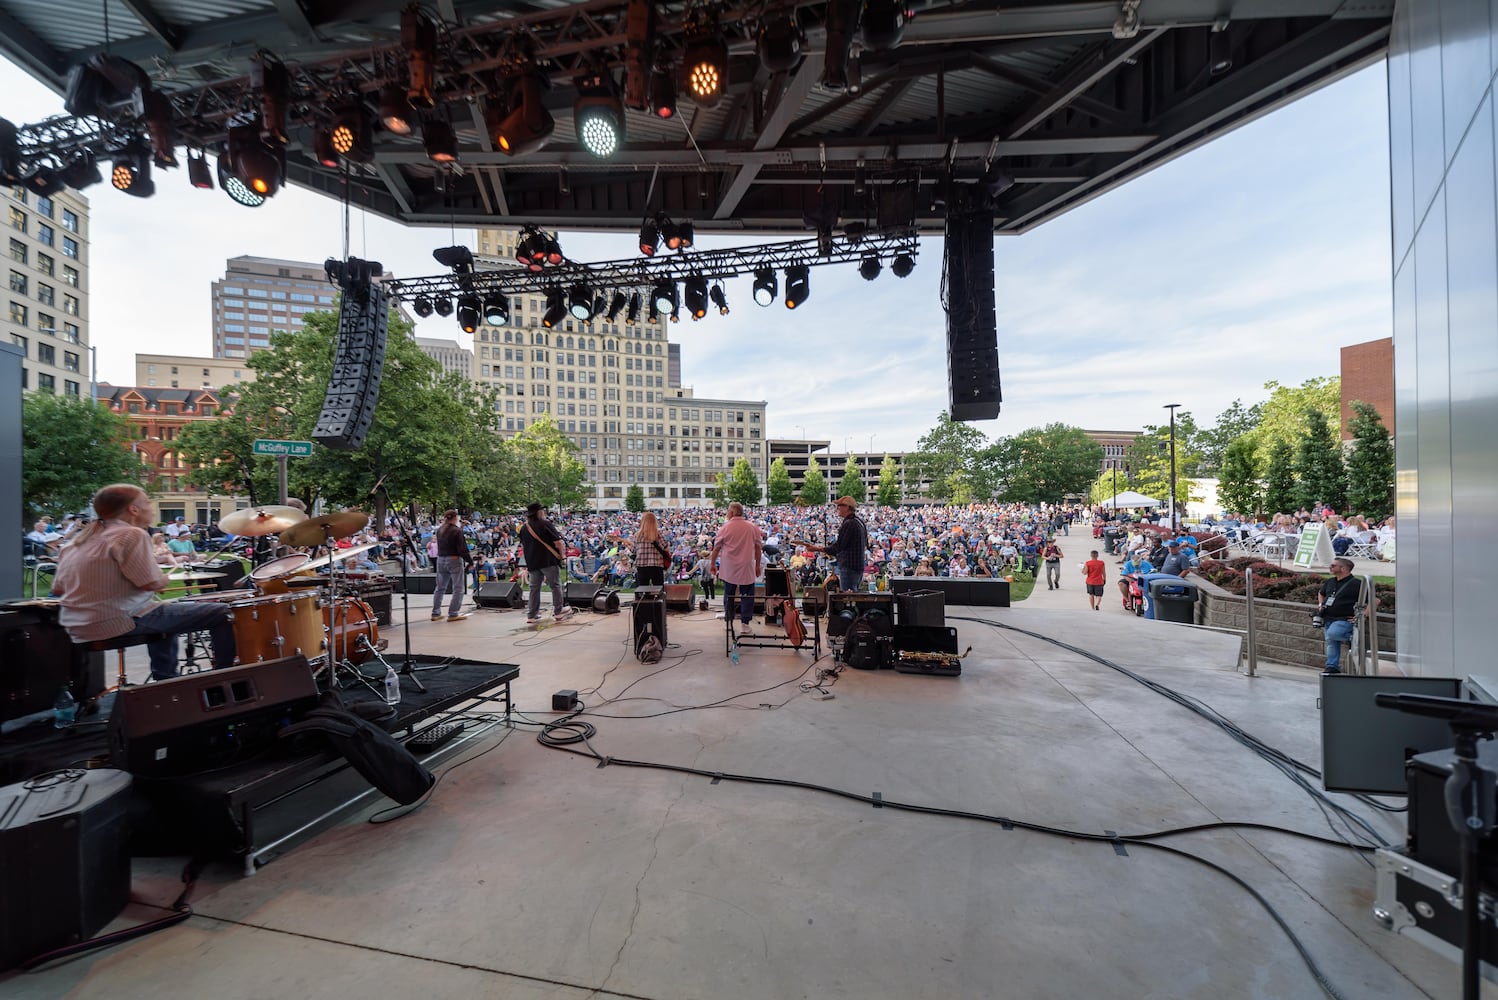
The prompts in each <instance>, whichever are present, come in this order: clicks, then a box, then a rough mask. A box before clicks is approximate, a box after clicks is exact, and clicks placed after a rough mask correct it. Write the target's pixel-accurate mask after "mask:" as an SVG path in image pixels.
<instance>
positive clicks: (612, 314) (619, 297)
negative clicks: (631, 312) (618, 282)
mask: <svg viewBox="0 0 1498 1000" xmlns="http://www.w3.org/2000/svg"><path fill="white" fill-rule="evenodd" d="M626 301H628V300H627V299H626V298H625V295H624V293H623V292H615V293H614V295H613V298H611V299H609V311H608V313H607V314H605V318H606V319H607V320H608V321H609V322H610V323H612V322H614V320H616V319H618V318H619V310H621V309H623V308H624V303H625V302H626ZM599 311H600V312H602V310H599Z"/></svg>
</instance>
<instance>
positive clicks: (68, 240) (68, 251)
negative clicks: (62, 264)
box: [48, 236, 78, 260]
mask: <svg viewBox="0 0 1498 1000" xmlns="http://www.w3.org/2000/svg"><path fill="white" fill-rule="evenodd" d="M48 245H49V246H50V245H51V244H48ZM62 255H63V256H64V257H71V258H73V259H74V260H77V259H78V241H77V240H75V239H73V237H71V236H64V237H63V238H62Z"/></svg>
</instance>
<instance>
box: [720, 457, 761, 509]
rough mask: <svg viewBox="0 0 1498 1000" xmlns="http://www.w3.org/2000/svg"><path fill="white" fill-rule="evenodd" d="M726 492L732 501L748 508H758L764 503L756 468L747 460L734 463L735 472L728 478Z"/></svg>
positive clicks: (743, 459)
mask: <svg viewBox="0 0 1498 1000" xmlns="http://www.w3.org/2000/svg"><path fill="white" fill-rule="evenodd" d="M726 490H727V497H728V499H729V500H730V501H732V500H737V501H738V502H739V503H741V504H743V505H744V506H746V507H758V506H759V505H760V503H761V502H762V498H761V495H760V490H759V477H758V476H756V475H755V474H754V468H753V467H752V466H750V464H749V460H748V459H747V458H741V459H739V460H738V461H737V462H734V463H733V472H732V473H731V474H730V475H729V476H728V482H727V487H726Z"/></svg>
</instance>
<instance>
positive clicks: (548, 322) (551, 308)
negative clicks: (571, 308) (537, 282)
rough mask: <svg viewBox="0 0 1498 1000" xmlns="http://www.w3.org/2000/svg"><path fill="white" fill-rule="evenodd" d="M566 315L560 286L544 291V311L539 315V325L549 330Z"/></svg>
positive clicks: (565, 304) (565, 305)
mask: <svg viewBox="0 0 1498 1000" xmlns="http://www.w3.org/2000/svg"><path fill="white" fill-rule="evenodd" d="M566 315H567V303H566V301H565V300H564V299H563V297H562V290H561V289H560V288H552V289H550V290H548V291H547V293H546V312H545V314H544V315H542V317H541V325H542V326H544V327H546V328H547V329H548V330H550V329H551V328H552V327H554V326H556V325H557V324H558V323H560V322H561V321H562V317H564V316H566Z"/></svg>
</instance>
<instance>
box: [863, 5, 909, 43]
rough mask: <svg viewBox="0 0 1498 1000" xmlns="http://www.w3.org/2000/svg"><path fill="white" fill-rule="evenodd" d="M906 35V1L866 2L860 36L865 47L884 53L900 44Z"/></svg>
mask: <svg viewBox="0 0 1498 1000" xmlns="http://www.w3.org/2000/svg"><path fill="white" fill-rule="evenodd" d="M904 34H905V0H866V2H865V3H864V6H863V23H861V24H860V25H859V35H860V37H861V38H862V39H863V47H864V48H866V49H872V50H874V51H875V52H883V51H884V50H885V49H892V48H894V47H895V46H897V45H899V44H900V38H901V37H902V36H903V35H904Z"/></svg>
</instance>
